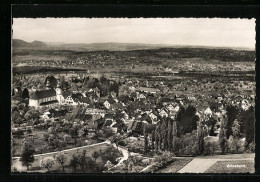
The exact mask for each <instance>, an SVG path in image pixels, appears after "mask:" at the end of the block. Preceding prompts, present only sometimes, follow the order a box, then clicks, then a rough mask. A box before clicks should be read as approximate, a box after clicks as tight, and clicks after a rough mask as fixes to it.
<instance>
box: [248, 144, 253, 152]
mask: <svg viewBox="0 0 260 182" xmlns="http://www.w3.org/2000/svg"><path fill="white" fill-rule="evenodd" d="M248 152H255V143H254V142H251V143H250V144H249V146H248Z"/></svg>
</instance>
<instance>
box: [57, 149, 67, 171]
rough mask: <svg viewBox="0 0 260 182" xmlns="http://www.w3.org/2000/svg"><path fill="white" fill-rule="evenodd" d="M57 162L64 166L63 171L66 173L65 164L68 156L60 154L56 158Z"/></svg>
mask: <svg viewBox="0 0 260 182" xmlns="http://www.w3.org/2000/svg"><path fill="white" fill-rule="evenodd" d="M55 159H56V161H57V162H58V163H60V165H61V166H62V171H63V172H64V167H65V162H66V161H67V156H66V155H65V154H64V153H61V152H60V153H59V154H57V155H56V157H55Z"/></svg>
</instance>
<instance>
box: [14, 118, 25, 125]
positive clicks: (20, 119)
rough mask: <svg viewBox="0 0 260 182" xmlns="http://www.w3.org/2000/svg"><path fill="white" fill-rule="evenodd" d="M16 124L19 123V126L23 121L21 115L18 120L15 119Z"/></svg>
mask: <svg viewBox="0 0 260 182" xmlns="http://www.w3.org/2000/svg"><path fill="white" fill-rule="evenodd" d="M13 121H14V123H15V124H18V125H19V126H20V125H21V124H22V123H23V119H22V118H21V117H20V116H19V117H18V118H17V119H16V120H13Z"/></svg>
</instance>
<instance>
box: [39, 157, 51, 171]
mask: <svg viewBox="0 0 260 182" xmlns="http://www.w3.org/2000/svg"><path fill="white" fill-rule="evenodd" d="M53 165H54V159H53V158H51V157H46V158H42V160H41V162H40V166H41V168H43V169H47V170H48V171H50V169H51V168H52V166H53Z"/></svg>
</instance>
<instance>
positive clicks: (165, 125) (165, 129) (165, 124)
mask: <svg viewBox="0 0 260 182" xmlns="http://www.w3.org/2000/svg"><path fill="white" fill-rule="evenodd" d="M162 131H163V132H162V134H163V150H164V151H165V150H167V149H168V122H167V119H166V118H164V120H163V129H162Z"/></svg>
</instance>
